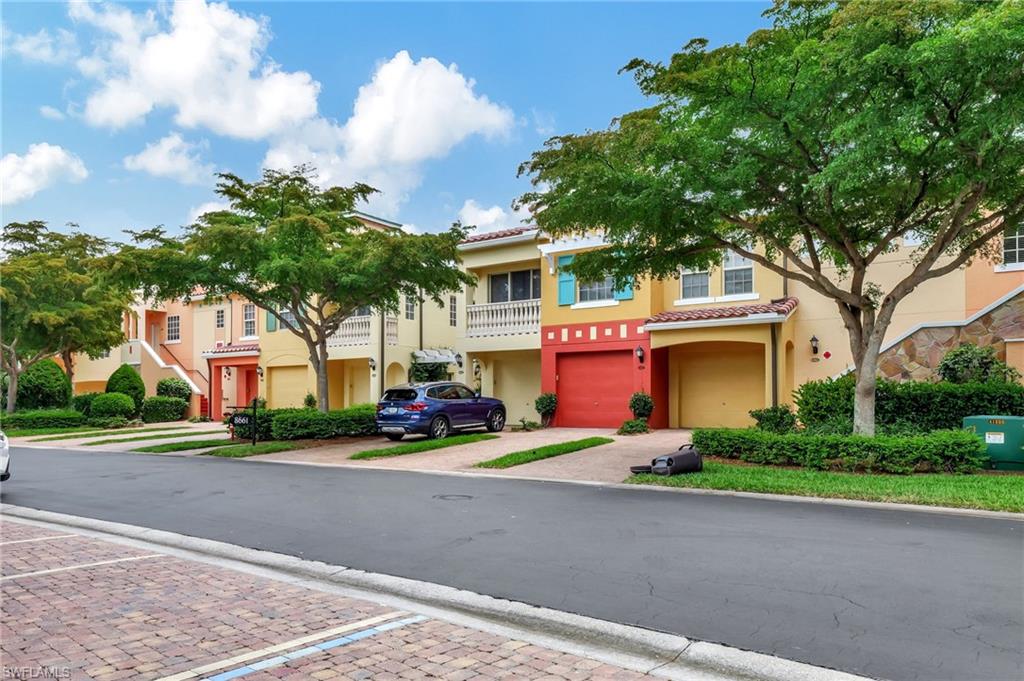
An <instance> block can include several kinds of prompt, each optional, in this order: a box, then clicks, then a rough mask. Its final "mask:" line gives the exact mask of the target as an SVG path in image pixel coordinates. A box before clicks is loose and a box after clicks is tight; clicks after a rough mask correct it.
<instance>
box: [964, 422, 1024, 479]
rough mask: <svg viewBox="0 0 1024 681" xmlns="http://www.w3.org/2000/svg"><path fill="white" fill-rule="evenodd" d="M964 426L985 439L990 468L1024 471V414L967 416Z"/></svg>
mask: <svg viewBox="0 0 1024 681" xmlns="http://www.w3.org/2000/svg"><path fill="white" fill-rule="evenodd" d="M964 428H965V429H966V430H970V431H972V432H974V433H977V434H978V435H980V436H981V437H982V439H983V440H985V448H986V449H987V450H988V457H989V468H995V469H996V470H1002V471H1024V416H967V417H965V418H964Z"/></svg>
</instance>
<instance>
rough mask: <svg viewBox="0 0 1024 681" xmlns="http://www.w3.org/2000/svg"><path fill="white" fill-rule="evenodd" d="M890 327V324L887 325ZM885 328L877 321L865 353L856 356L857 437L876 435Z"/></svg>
mask: <svg viewBox="0 0 1024 681" xmlns="http://www.w3.org/2000/svg"><path fill="white" fill-rule="evenodd" d="M885 327H888V324H885ZM884 335H885V328H881V325H880V324H879V323H878V322H877V321H876V323H875V324H874V325H873V328H872V329H871V332H870V333H869V334H868V339H867V342H866V343H865V347H864V351H863V353H861V355H860V357H857V356H854V366H855V367H856V372H855V375H856V377H857V381H856V384H855V387H854V390H853V432H854V433H855V434H857V435H868V436H873V435H874V434H875V388H876V387H877V386H878V354H879V350H880V349H881V347H882V338H883V337H884Z"/></svg>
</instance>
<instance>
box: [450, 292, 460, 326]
mask: <svg viewBox="0 0 1024 681" xmlns="http://www.w3.org/2000/svg"><path fill="white" fill-rule="evenodd" d="M448 325H449V326H458V325H459V299H458V298H457V297H455V296H449V297H448Z"/></svg>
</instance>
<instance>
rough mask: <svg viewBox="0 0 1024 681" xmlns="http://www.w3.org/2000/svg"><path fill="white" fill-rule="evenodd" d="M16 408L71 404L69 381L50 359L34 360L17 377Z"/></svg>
mask: <svg viewBox="0 0 1024 681" xmlns="http://www.w3.org/2000/svg"><path fill="white" fill-rule="evenodd" d="M17 400H18V401H17V403H16V404H15V406H16V407H17V408H18V409H65V408H66V407H68V406H69V405H70V404H71V381H70V380H68V375H67V374H66V373H64V370H63V369H61V368H60V365H59V364H57V363H56V362H54V361H53V360H52V359H44V360H40V361H38V362H36V363H35V364H33V365H32V366H30V367H29V368H28V369H25V371H24V372H23V373H22V374H21V376H19V377H18V397H17Z"/></svg>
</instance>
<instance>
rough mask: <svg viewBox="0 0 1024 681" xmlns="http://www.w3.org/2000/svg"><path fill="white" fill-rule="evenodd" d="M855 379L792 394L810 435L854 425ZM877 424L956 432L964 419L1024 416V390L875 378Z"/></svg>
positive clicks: (811, 386) (805, 386)
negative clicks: (985, 416) (980, 416)
mask: <svg viewBox="0 0 1024 681" xmlns="http://www.w3.org/2000/svg"><path fill="white" fill-rule="evenodd" d="M853 389H854V378H853V376H843V377H842V378H839V379H836V380H831V379H826V380H823V381H809V382H807V383H804V384H803V385H802V386H800V387H799V388H798V389H797V390H796V392H795V393H794V398H795V401H796V406H797V414H798V415H799V417H800V422H801V423H803V425H804V426H805V427H806V428H808V429H809V430H812V431H815V430H824V431H830V430H839V425H838V424H837V422H840V423H841V424H847V423H848V424H850V426H849V427H848V428H847V430H850V429H852V423H853ZM875 401H876V403H875V423H876V424H877V425H878V426H879V427H880V430H882V431H883V432H884V431H885V430H886V429H885V426H900V427H901V428H900V429H901V430H917V431H921V432H928V431H932V430H947V429H956V428H961V427H962V426H963V420H964V417H965V416H977V415H979V414H1001V415H1006V416H1024V385H1020V384H1019V383H997V382H990V383H947V382H941V383H923V382H904V383H897V382H895V381H887V380H882V379H879V381H878V388H877V391H876V393H875Z"/></svg>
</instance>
